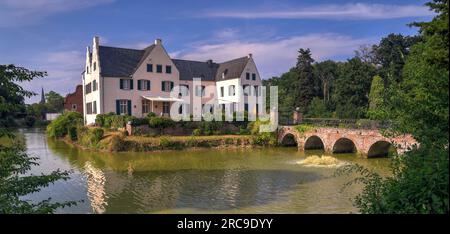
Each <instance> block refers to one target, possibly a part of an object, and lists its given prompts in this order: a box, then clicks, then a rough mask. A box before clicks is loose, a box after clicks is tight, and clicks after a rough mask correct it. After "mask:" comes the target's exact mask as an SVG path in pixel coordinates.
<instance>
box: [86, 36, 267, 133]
mask: <svg viewBox="0 0 450 234" xmlns="http://www.w3.org/2000/svg"><path fill="white" fill-rule="evenodd" d="M98 46H99V41H98V38H97V37H96V38H94V41H93V47H92V51H90V49H89V48H88V49H87V52H86V67H85V70H86V71H85V73H84V74H83V94H84V95H83V105H84V118H85V124H93V123H95V118H96V114H95V113H92V114H87V108H86V104H87V103H92V105H94V101H95V103H96V106H97V108H96V109H97V114H106V113H109V112H114V113H116V100H119V99H124V100H131V113H132V115H133V116H136V117H145V116H146V115H147V114H144V113H142V100H143V98H142V96H150V97H165V98H168V97H170V92H165V91H162V89H161V84H162V81H172V82H173V83H174V87H178V86H179V85H180V84H186V85H188V86H189V97H187V99H189V100H190V113H191V114H192V113H193V112H194V111H197V109H194V108H195V107H194V105H193V100H194V98H196V99H198V97H196V96H195V87H194V81H192V80H179V77H180V74H179V71H178V70H177V67H176V66H175V64H174V63H173V61H172V60H171V58H170V57H169V55H168V53H167V52H166V50H165V49H164V47H163V46H162V44H161V42H160V41H159V40H157V41H155V47H154V48H153V50H152V51H151V53H150V54H149V55H148V56H147V58H145V60H144V61H143V62H142V63H141V64H140V66H139V67H138V68H137V69H136V71H135V73H134V74H133V76H132V77H101V76H100V74H101V70H100V63H101V61H99V56H98ZM91 52H92V56H91V58H90V53H91ZM94 64H95V69H94ZM147 64H152V65H153V72H147ZM157 65H162V73H157V72H156V66H157ZM167 65H169V66H171V70H172V71H171V73H170V74H167V73H166V66H167ZM247 72H249V73H250V74H252V73H255V74H256V80H251V76H250V80H246V73H247ZM120 79H132V80H133V89H132V90H123V89H120ZM94 80H96V82H97V90H96V91H92V92H91V93H89V94H86V90H85V89H86V85H87V84H88V83H91V87H92V82H93V81H94ZM138 80H148V81H150V84H151V86H150V90H145V91H142V90H138ZM244 84H249V85H251V86H252V87H254V86H255V85H257V86H261V78H260V76H259V73H258V70H257V68H256V64H255V63H254V61H253V59H252V58H251V57H250V59H249V62H248V63H247V65H246V67H245V69H244V71H243V73H242V74H241V76H240V77H236V78H234V79H226V80H223V81H221V80H219V81H217V82H216V81H201V85H204V86H205V87H206V91H205V93H206V96H204V97H201V98H200V100H201V104H228V103H243V101H246V98H245V97H244V99H245V100H242V97H243V96H241V94H242V89H241V85H244ZM230 85H234V86H235V95H234V96H230V95H229V86H230ZM220 87H224V97H220ZM253 92H254V91H253V90H252V95H253ZM174 93H176V94H177V93H178V91H177V92H174ZM174 97H175V98H178V95H176V96H174ZM162 106H163V103H162V102H153V104H152V106H151V108H150V111H153V112H154V113H155V114H157V115H161V114H162V109H163V108H162Z"/></svg>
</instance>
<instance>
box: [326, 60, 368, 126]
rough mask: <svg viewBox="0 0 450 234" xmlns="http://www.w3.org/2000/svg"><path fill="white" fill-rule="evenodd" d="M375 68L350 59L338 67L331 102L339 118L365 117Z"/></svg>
mask: <svg viewBox="0 0 450 234" xmlns="http://www.w3.org/2000/svg"><path fill="white" fill-rule="evenodd" d="M374 74H375V68H374V67H373V66H372V65H370V64H367V63H363V62H362V61H361V60H360V59H359V58H356V57H355V58H352V59H350V60H348V61H347V62H345V63H343V64H342V65H341V66H340V67H339V74H338V78H337V79H336V82H335V88H334V94H333V101H334V102H335V103H336V114H337V116H338V117H339V118H350V119H358V118H364V117H365V116H366V112H367V108H368V96H369V90H370V84H371V82H372V77H373V76H374Z"/></svg>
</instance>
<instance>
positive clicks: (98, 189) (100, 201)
mask: <svg viewBox="0 0 450 234" xmlns="http://www.w3.org/2000/svg"><path fill="white" fill-rule="evenodd" d="M84 172H85V175H86V182H87V193H88V194H87V196H88V198H89V200H90V202H91V207H92V209H93V212H94V213H97V214H101V213H104V212H105V209H106V206H107V205H108V203H107V202H106V198H107V195H106V192H105V182H106V179H105V174H104V173H103V171H102V170H100V169H98V168H95V167H94V166H92V164H91V162H89V161H87V162H86V164H85V165H84Z"/></svg>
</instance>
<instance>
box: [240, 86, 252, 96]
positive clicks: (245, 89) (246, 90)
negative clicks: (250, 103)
mask: <svg viewBox="0 0 450 234" xmlns="http://www.w3.org/2000/svg"><path fill="white" fill-rule="evenodd" d="M242 88H243V89H244V96H249V95H251V94H250V92H251V91H250V85H244V86H242Z"/></svg>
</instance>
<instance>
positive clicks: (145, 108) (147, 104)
mask: <svg viewBox="0 0 450 234" xmlns="http://www.w3.org/2000/svg"><path fill="white" fill-rule="evenodd" d="M150 109H151V102H150V100H147V99H144V100H142V114H147V113H150Z"/></svg>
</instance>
